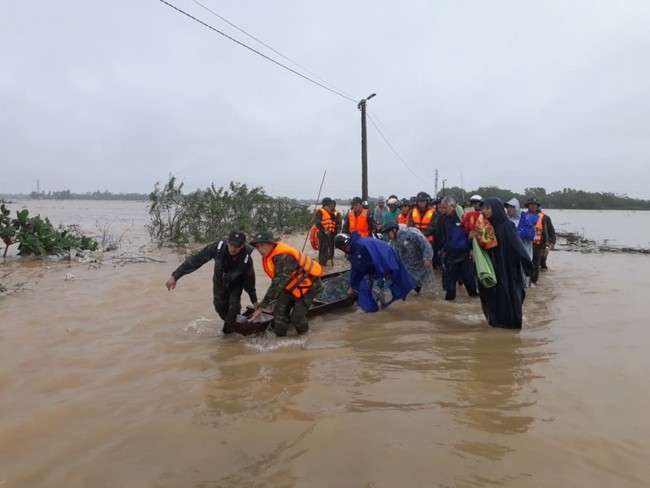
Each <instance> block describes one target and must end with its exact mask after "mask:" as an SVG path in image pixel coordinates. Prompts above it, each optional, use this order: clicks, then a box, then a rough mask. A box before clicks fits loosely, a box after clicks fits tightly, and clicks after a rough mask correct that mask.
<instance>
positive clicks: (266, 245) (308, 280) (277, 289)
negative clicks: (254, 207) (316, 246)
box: [249, 231, 323, 337]
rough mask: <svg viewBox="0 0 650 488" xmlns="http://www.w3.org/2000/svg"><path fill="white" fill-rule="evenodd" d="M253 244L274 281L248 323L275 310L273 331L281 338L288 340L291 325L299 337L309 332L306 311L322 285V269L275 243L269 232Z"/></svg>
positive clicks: (252, 241) (256, 237) (303, 256)
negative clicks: (263, 311)
mask: <svg viewBox="0 0 650 488" xmlns="http://www.w3.org/2000/svg"><path fill="white" fill-rule="evenodd" d="M251 244H252V245H253V246H255V248H256V249H257V250H258V251H259V253H260V254H261V255H262V266H263V268H264V271H265V272H266V274H267V275H268V276H269V278H271V285H270V286H269V289H268V290H267V291H266V294H265V295H264V298H263V299H262V301H261V302H260V303H259V304H257V306H256V307H255V311H254V312H253V313H252V315H251V316H250V318H249V321H255V320H257V319H258V318H259V317H260V316H261V315H262V310H263V309H267V308H269V307H271V306H273V330H274V332H275V335H276V336H278V337H282V336H286V335H287V331H288V330H289V325H293V326H294V327H295V328H296V332H297V333H298V334H304V333H306V332H307V331H308V330H309V325H308V323H307V310H308V309H309V307H310V305H311V304H312V302H313V301H314V298H315V297H316V295H317V294H318V292H319V291H320V290H321V289H322V287H323V284H322V282H321V280H320V275H321V274H322V272H323V268H322V267H321V265H320V264H319V263H318V262H317V261H315V260H313V259H312V258H310V257H309V256H307V255H306V254H303V253H301V252H300V251H298V250H297V249H295V248H293V247H291V246H289V245H288V244H285V243H283V242H276V241H275V238H274V237H273V234H271V233H270V232H266V231H263V232H259V233H257V234H256V235H255V237H254V238H253V239H252V240H251Z"/></svg>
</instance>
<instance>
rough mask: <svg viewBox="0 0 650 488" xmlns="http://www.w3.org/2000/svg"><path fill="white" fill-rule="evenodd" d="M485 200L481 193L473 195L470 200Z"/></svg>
mask: <svg viewBox="0 0 650 488" xmlns="http://www.w3.org/2000/svg"><path fill="white" fill-rule="evenodd" d="M481 200H483V197H482V196H481V195H472V197H471V198H470V199H469V201H470V202H480V201H481Z"/></svg>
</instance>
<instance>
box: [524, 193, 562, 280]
mask: <svg viewBox="0 0 650 488" xmlns="http://www.w3.org/2000/svg"><path fill="white" fill-rule="evenodd" d="M524 205H525V207H526V209H528V211H529V212H531V213H533V214H535V215H537V216H538V217H539V220H537V224H535V238H534V239H533V274H532V275H531V277H530V282H531V283H533V284H534V283H537V280H538V279H539V271H540V269H541V265H542V258H544V253H548V250H549V249H553V248H554V247H555V227H553V224H552V223H550V220H551V219H550V218H549V217H548V216H547V215H545V214H544V213H543V212H542V210H541V208H540V207H541V204H540V203H539V201H538V200H537V199H536V198H531V199H530V200H528V201H527V202H526V203H524ZM549 223H550V225H549ZM544 266H546V260H544Z"/></svg>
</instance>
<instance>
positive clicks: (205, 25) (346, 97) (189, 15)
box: [159, 0, 358, 104]
mask: <svg viewBox="0 0 650 488" xmlns="http://www.w3.org/2000/svg"><path fill="white" fill-rule="evenodd" d="M159 1H160V2H161V3H164V4H165V5H167V6H168V7H171V8H173V9H174V10H176V11H177V12H179V13H181V14H183V15H185V16H187V17H189V18H190V19H192V20H194V21H195V22H198V23H199V24H201V25H203V26H204V27H207V28H208V29H210V30H212V31H214V32H216V33H217V34H221V35H222V36H224V37H225V38H227V39H229V40H231V41H233V42H235V43H237V44H239V45H240V46H242V47H245V48H246V49H248V50H249V51H252V52H254V53H255V54H257V55H258V56H262V57H263V58H264V59H266V60H267V61H271V62H272V63H274V64H277V65H278V66H280V67H282V68H284V69H286V70H287V71H290V72H291V73H293V74H294V75H298V76H300V77H301V78H303V79H305V80H307V81H309V82H311V83H313V84H314V85H318V86H320V87H321V88H324V89H325V90H327V91H329V92H331V93H334V94H335V95H338V96H339V97H342V98H345V99H347V100H350V101H352V102H354V103H355V104H356V103H358V101H357V100H355V99H354V98H352V97H349V96H347V95H344V94H342V93H339V92H337V91H335V90H333V89H331V88H330V87H328V86H325V85H323V84H322V83H319V82H318V81H316V80H312V79H311V78H309V77H308V76H305V75H303V74H302V73H298V72H297V71H296V70H294V69H291V68H289V67H288V66H285V65H284V64H282V63H280V62H279V61H276V60H275V59H273V58H270V57H269V56H267V55H266V54H263V53H261V52H259V51H257V50H256V49H253V48H252V47H250V46H248V45H246V44H244V43H243V42H241V41H238V40H237V39H235V38H234V37H231V36H229V35H228V34H226V33H225V32H221V31H220V30H219V29H217V28H215V27H212V26H211V25H210V24H207V23H205V22H203V21H202V20H199V19H197V18H196V17H194V16H193V15H191V14H189V13H187V12H185V11H184V10H181V9H180V8H178V7H176V6H175V5H172V4H171V3H169V2H167V1H166V0H159Z"/></svg>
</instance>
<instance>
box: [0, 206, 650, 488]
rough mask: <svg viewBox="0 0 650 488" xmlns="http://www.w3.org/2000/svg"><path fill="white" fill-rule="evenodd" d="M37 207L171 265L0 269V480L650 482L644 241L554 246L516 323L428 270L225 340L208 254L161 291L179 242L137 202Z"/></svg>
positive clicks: (1, 483) (138, 483) (22, 263)
mask: <svg viewBox="0 0 650 488" xmlns="http://www.w3.org/2000/svg"><path fill="white" fill-rule="evenodd" d="M34 203H38V205H40V206H41V207H42V209H40V208H39V211H40V213H41V214H42V215H55V219H56V218H61V221H62V222H66V223H74V222H77V221H78V222H79V223H81V224H82V225H84V226H85V227H87V228H90V229H91V230H92V229H93V227H94V224H95V221H100V223H103V225H104V227H105V225H106V224H107V223H108V222H111V225H112V228H113V229H114V230H115V232H118V233H121V232H122V231H123V230H125V231H127V233H126V234H125V235H124V236H123V242H122V246H123V247H122V248H121V250H120V252H124V251H128V252H133V253H135V254H137V253H142V252H144V253H145V255H146V256H148V257H151V258H155V259H156V260H160V261H165V262H157V261H149V262H146V263H131V264H125V265H120V264H118V261H116V260H114V259H111V256H109V255H107V256H105V257H104V260H103V262H102V263H101V265H100V266H93V265H89V264H82V263H77V262H69V261H55V260H45V261H43V260H34V259H23V258H18V257H15V256H10V257H9V258H8V260H7V263H5V264H4V265H3V266H2V267H1V268H0V273H2V274H0V276H2V275H6V274H8V276H9V277H8V278H4V279H3V282H4V281H5V280H7V279H8V280H10V281H11V282H12V283H14V284H16V283H24V286H23V290H22V291H20V292H18V293H14V294H12V295H10V296H6V297H4V298H0V361H1V365H2V367H1V369H0V395H1V396H0V487H2V488H5V487H7V488H9V487H11V488H14V487H21V488H22V487H93V488H102V487H107V488H108V487H152V488H154V487H155V488H162V487H165V488H167V487H170V488H171V487H201V488H212V487H260V488H262V487H323V488H331V487H341V488H348V487H360V488H371V487H372V488H380V487H494V486H505V487H546V486H548V487H551V486H553V487H557V486H562V487H593V486H596V487H645V486H648V485H649V484H650V467H649V466H648V460H649V459H650V421H649V420H648V412H650V389H649V386H648V385H649V382H648V371H650V355H649V354H648V350H649V349H650V326H649V323H650V322H649V321H648V318H647V313H646V310H647V307H646V305H647V302H648V299H649V298H648V297H649V293H648V292H649V291H650V258H649V257H648V256H644V255H624V254H581V253H575V252H563V251H558V252H553V253H552V254H551V257H550V259H549V265H550V267H551V269H550V270H549V271H547V272H546V273H544V274H543V275H542V277H541V279H540V283H539V286H538V287H536V288H535V289H533V290H530V292H529V293H528V297H527V299H526V303H525V306H524V313H525V323H524V328H523V330H522V331H520V332H516V331H508V330H499V329H492V328H490V327H489V326H487V325H486V322H485V320H484V318H483V316H482V314H481V311H480V306H479V303H478V302H477V301H476V300H473V299H470V298H469V297H467V296H465V295H464V294H463V293H462V291H461V292H460V293H459V297H458V299H457V301H456V302H455V303H447V302H445V301H444V300H442V299H441V293H440V287H439V282H438V283H437V284H436V285H437V286H438V288H437V289H436V290H434V291H433V292H427V293H424V294H423V295H422V296H413V297H409V298H408V300H407V301H405V302H399V303H395V304H394V305H393V306H391V307H390V308H389V309H387V310H385V311H382V312H380V313H376V314H365V313H363V312H361V311H359V310H358V309H354V308H353V309H349V310H345V311H340V312H335V313H331V314H328V315H325V316H321V317H316V318H313V319H312V320H311V322H310V326H311V330H310V332H309V334H307V335H306V336H301V337H297V336H295V335H293V336H290V337H287V338H285V339H278V338H275V337H273V336H267V337H246V338H245V337H241V336H237V337H233V336H228V337H226V336H223V335H222V334H221V333H220V328H221V323H220V321H219V320H218V317H217V316H216V314H215V312H214V310H213V309H212V303H211V289H210V287H211V266H210V265H206V266H204V267H203V268H202V269H201V270H199V271H197V272H195V273H194V274H192V275H189V276H186V277H184V278H183V279H181V280H180V281H179V284H178V287H177V288H176V290H175V291H173V292H168V291H167V290H166V289H165V288H164V283H165V281H166V280H167V278H168V277H169V274H170V273H171V271H172V270H173V269H174V268H175V267H176V266H177V264H178V257H177V256H176V255H174V254H172V253H170V252H168V251H165V250H158V249H155V248H153V247H149V246H148V245H147V239H146V233H145V232H144V230H143V225H144V223H146V210H145V205H144V204H136V203H129V202H126V203H125V202H89V203H85V202H84V203H82V204H81V205H80V204H79V203H78V202H77V203H76V204H73V202H54V203H50V202H34ZM25 204H26V205H27V206H28V208H33V206H32V205H31V204H30V202H26V203H25ZM37 208H38V207H37ZM581 215H584V214H581ZM554 216H555V215H554ZM592 217H593V219H594V221H598V216H597V215H593V214H589V219H591V218H592ZM571 218H572V217H571V215H568V216H567V214H559V218H557V217H556V218H555V219H554V220H555V221H556V225H557V222H558V221H560V223H561V224H562V223H563V222H564V221H569V220H571ZM636 218H638V217H636ZM643 218H646V219H647V217H645V214H644V217H643ZM584 220H585V219H583V221H584ZM586 220H588V219H586ZM53 221H55V220H54V219H53ZM647 228H650V227H648V226H646V229H647ZM618 238H619V239H620V238H621V236H620V235H619V236H618ZM644 238H645V237H641V239H644ZM291 239H292V241H291V242H293V243H294V244H297V245H298V246H301V245H302V237H294V238H291ZM141 246H146V247H145V248H142V247H141ZM255 258H256V268H257V271H258V288H259V291H261V292H263V290H264V289H265V288H266V286H268V280H267V279H266V277H262V276H261V274H262V272H261V266H260V265H259V262H260V260H259V256H258V255H255ZM344 266H345V265H344V261H343V259H342V258H341V257H340V256H337V264H336V269H343V267H344ZM66 274H70V275H72V276H73V277H74V279H73V280H70V281H66V279H65V277H66ZM244 302H245V303H247V297H246V296H245V299H244Z"/></svg>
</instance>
